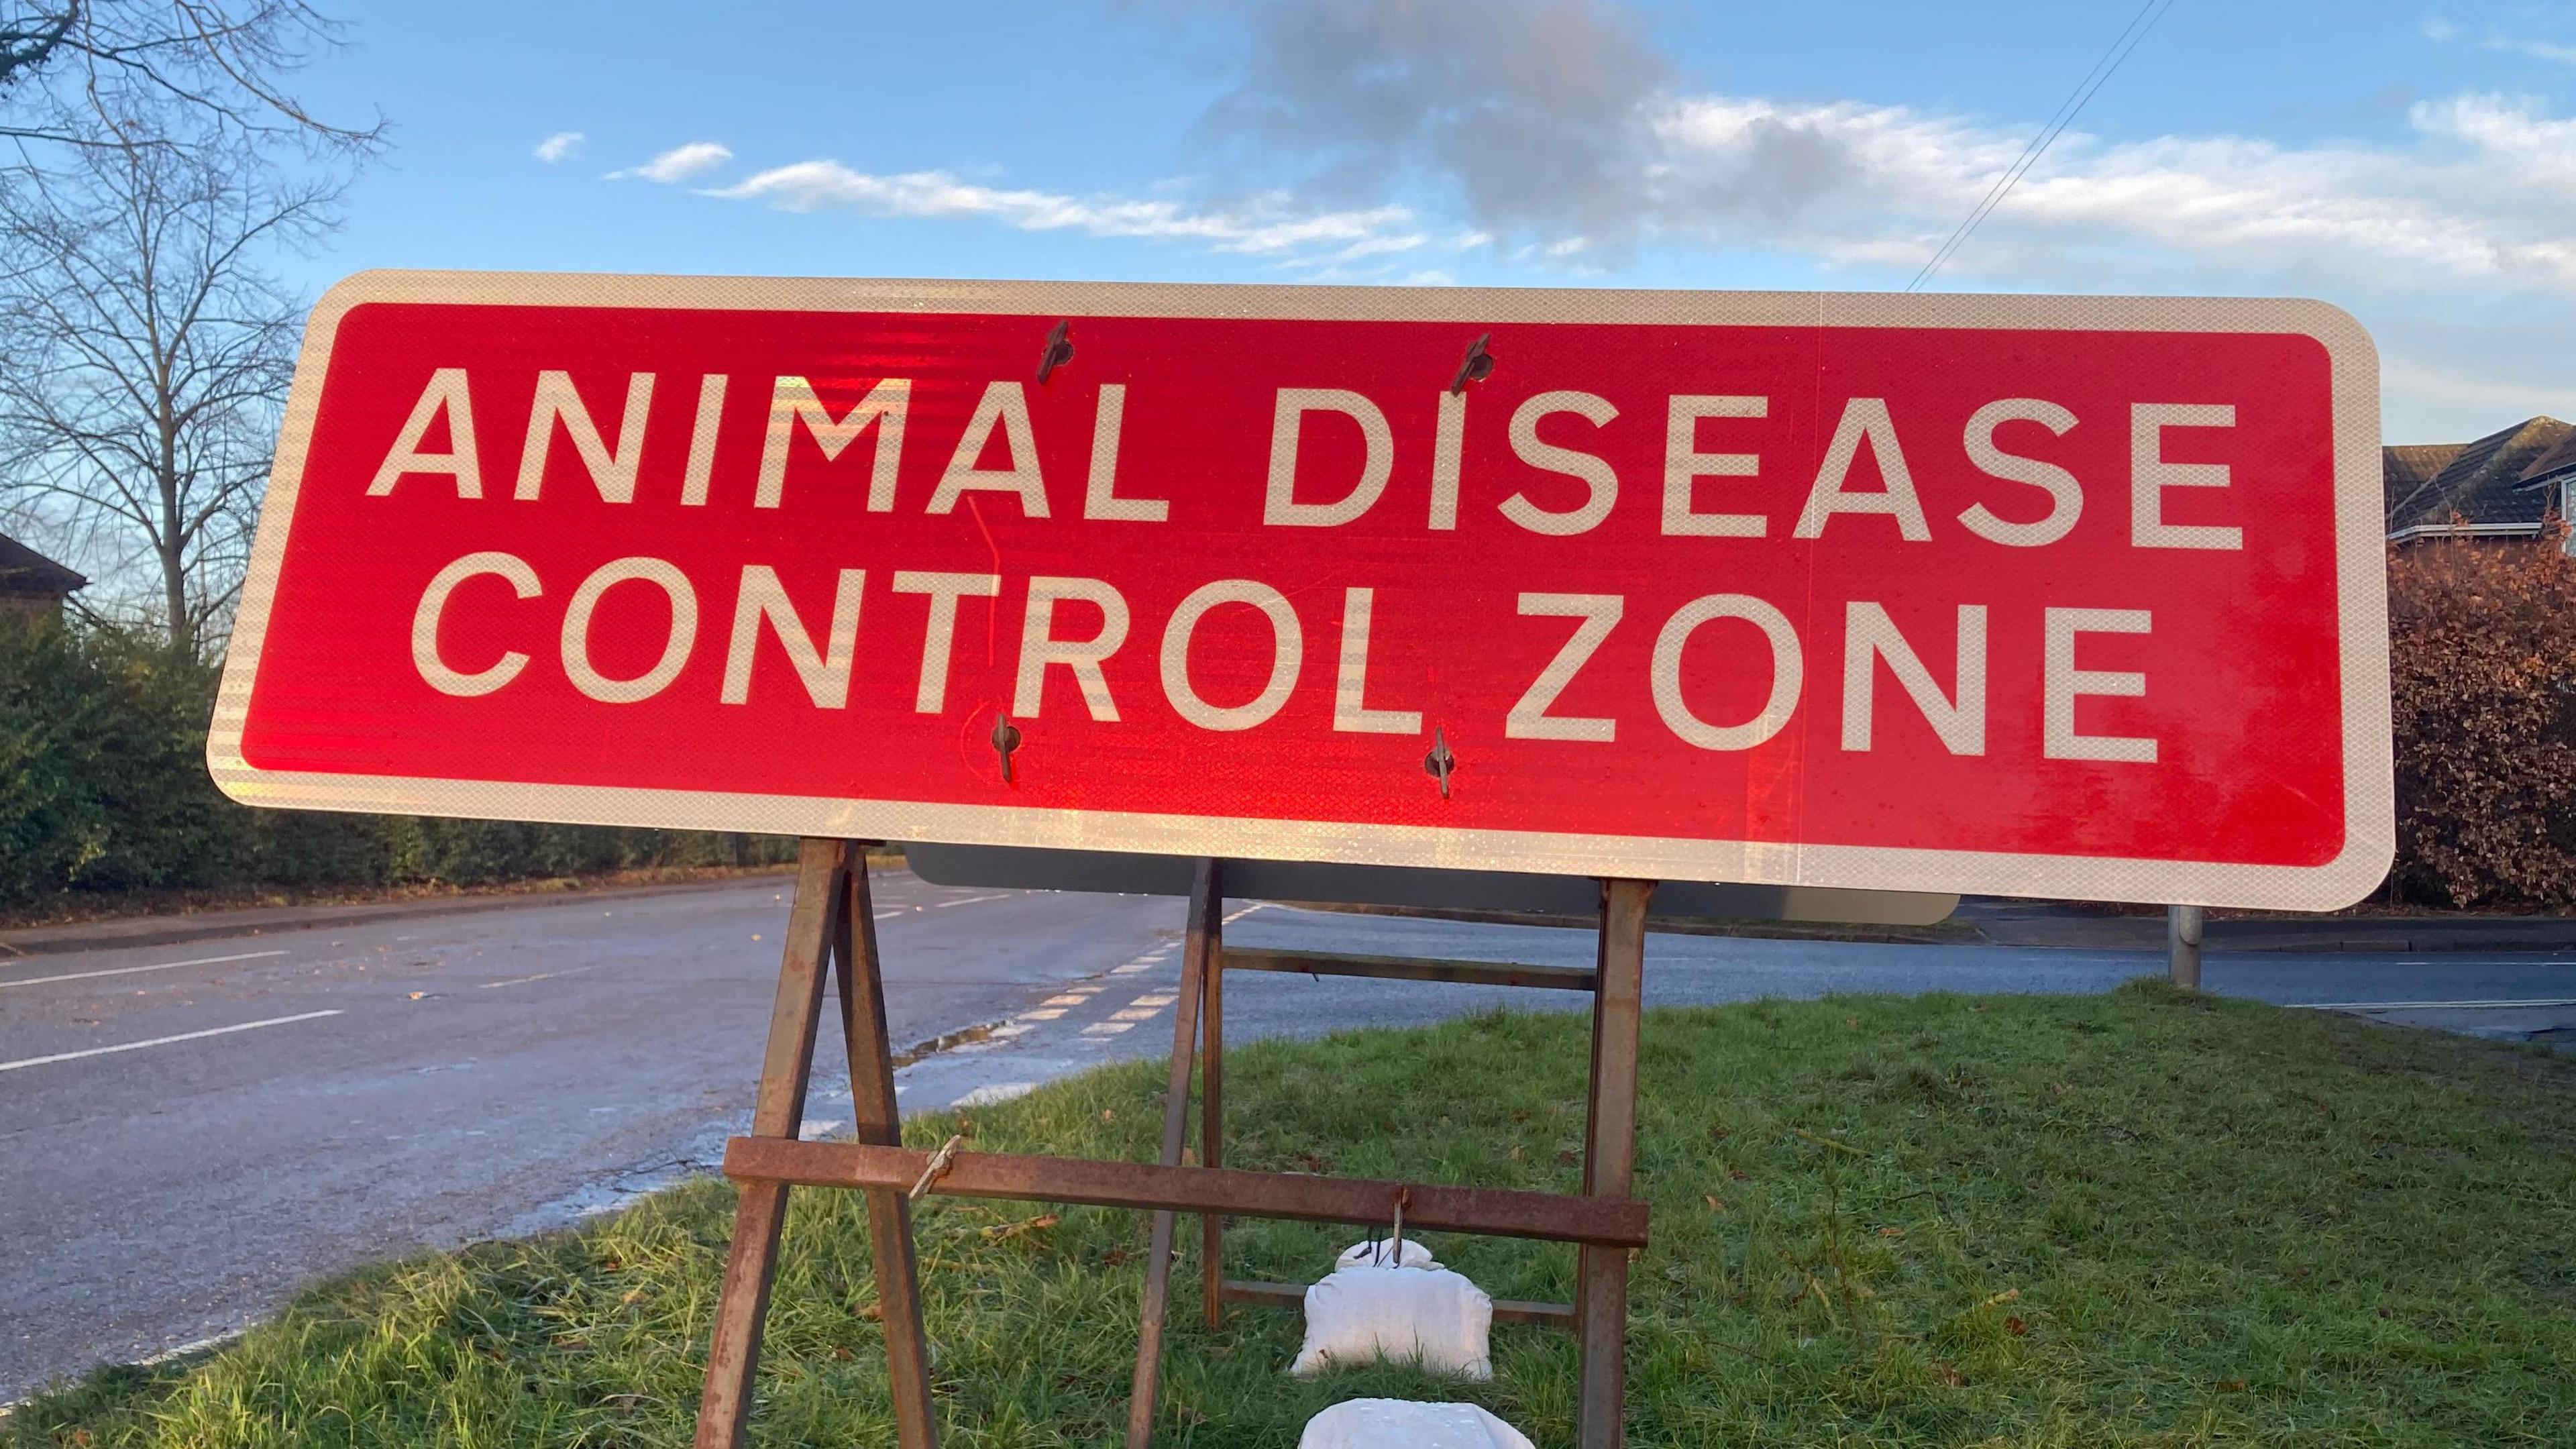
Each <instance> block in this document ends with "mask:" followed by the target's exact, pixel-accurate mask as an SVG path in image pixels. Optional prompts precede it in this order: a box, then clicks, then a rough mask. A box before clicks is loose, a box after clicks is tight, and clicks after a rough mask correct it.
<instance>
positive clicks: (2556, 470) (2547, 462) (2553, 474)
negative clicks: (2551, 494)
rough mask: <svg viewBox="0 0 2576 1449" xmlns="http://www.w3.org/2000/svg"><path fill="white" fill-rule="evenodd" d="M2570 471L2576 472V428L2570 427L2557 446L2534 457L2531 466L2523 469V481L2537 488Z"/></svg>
mask: <svg viewBox="0 0 2576 1449" xmlns="http://www.w3.org/2000/svg"><path fill="white" fill-rule="evenodd" d="M2570 473H2576V428H2569V429H2568V430H2567V436H2566V437H2563V438H2561V439H2559V440H2558V446H2557V447H2554V448H2552V449H2550V450H2549V451H2548V452H2545V453H2543V454H2541V455H2540V456H2539V457H2537V458H2534V459H2532V460H2531V466H2529V467H2527V468H2525V469H2523V470H2522V481H2523V483H2524V484H2525V485H2526V486H2528V487H2534V488H2536V487H2539V486H2540V485H2542V484H2544V483H2548V482H2550V481H2552V480H2555V479H2560V478H2564V477H2565V476H2566V475H2568V474H2570Z"/></svg>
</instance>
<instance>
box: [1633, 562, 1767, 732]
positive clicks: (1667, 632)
mask: <svg viewBox="0 0 2576 1449" xmlns="http://www.w3.org/2000/svg"><path fill="white" fill-rule="evenodd" d="M1715 619H1742V620H1745V621H1746V622H1748V623H1751V624H1753V625H1754V626H1756V627H1758V628H1759V629H1761V631H1762V633H1763V636H1764V637H1765V638H1766V639H1768V640H1769V641H1770V644H1771V697H1770V699H1769V700H1767V701H1766V702H1765V703H1764V704H1763V706H1762V710H1761V712H1760V713H1759V714H1756V715H1755V716H1754V717H1753V718H1751V719H1749V720H1747V721H1745V722H1744V723H1743V724H1740V725H1713V724H1710V723H1708V722H1707V721H1706V720H1703V719H1701V718H1700V717H1699V716H1698V715H1695V714H1693V713H1691V708H1690V704H1689V702H1688V701H1686V700H1684V699H1683V698H1682V646H1684V645H1685V644H1688V643H1689V642H1690V636H1691V633H1692V631H1694V630H1696V629H1698V628H1699V626H1700V625H1702V624H1706V623H1708V622H1710V621H1711V620H1715ZM1804 673H1805V665H1804V663H1803V662H1802V661H1801V660H1800V658H1799V655H1798V634H1797V631H1796V630H1795V629H1792V628H1791V627H1789V620H1788V617H1787V616H1786V615H1784V614H1782V613H1781V612H1780V611H1779V610H1778V609H1775V608H1773V607H1771V606H1770V605H1769V604H1766V603H1764V602H1762V601H1761V600H1760V599H1757V598H1754V597H1752V596H1751V595H1748V594H1710V595H1709V596H1707V597H1706V598H1701V599H1693V600H1691V601H1690V602H1689V603H1687V604H1684V605H1682V606H1681V608H1679V609H1678V610H1675V611H1674V613H1673V616H1672V617H1671V618H1670V619H1667V620H1665V621H1664V630H1663V632H1662V633H1660V634H1658V635H1656V636H1655V658H1654V664H1653V666H1652V668H1651V671H1650V672H1649V674H1648V675H1647V678H1648V681H1649V682H1650V683H1651V684H1652V685H1653V687H1654V695H1655V712H1656V713H1657V714H1660V715H1662V716H1663V717H1664V723H1665V725H1667V726H1668V727H1670V728H1671V730H1672V732H1673V733H1674V734H1676V735H1679V736H1681V738H1682V740H1683V741H1684V742H1685V743H1687V744H1693V745H1697V746H1699V747H1700V748H1701V749H1703V750H1749V749H1752V748H1753V747H1754V746H1756V745H1758V744H1761V743H1762V742H1763V741H1765V740H1768V739H1770V738H1771V737H1772V736H1773V735H1776V734H1778V733H1779V732H1780V730H1781V728H1782V727H1783V726H1785V725H1786V724H1788V723H1789V716H1790V714H1791V713H1793V712H1794V711H1795V710H1796V709H1797V707H1798V688H1799V685H1800V684H1801V683H1802V682H1803V680H1804Z"/></svg>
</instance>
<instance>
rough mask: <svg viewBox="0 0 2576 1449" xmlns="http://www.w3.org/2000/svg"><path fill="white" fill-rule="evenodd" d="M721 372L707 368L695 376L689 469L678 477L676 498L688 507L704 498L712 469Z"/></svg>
mask: <svg viewBox="0 0 2576 1449" xmlns="http://www.w3.org/2000/svg"><path fill="white" fill-rule="evenodd" d="M724 400H725V375H724V374H723V373H721V372H710V373H708V374H707V375H706V376H704V377H701V378H699V379H698V416H697V421H695V422H693V423H691V424H690V425H689V470H688V472H687V473H686V474H685V475H683V476H682V477H681V479H680V502H681V503H682V504H683V505H685V506H687V507H690V508H699V507H703V506H705V504H706V501H707V480H708V479H710V478H712V477H714V476H715V471H716V424H718V423H720V422H722V421H724Z"/></svg>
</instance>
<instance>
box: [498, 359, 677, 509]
mask: <svg viewBox="0 0 2576 1449" xmlns="http://www.w3.org/2000/svg"><path fill="white" fill-rule="evenodd" d="M652 406H653V374H651V373H649V372H638V373H631V374H629V375H628V376H627V379H626V412H625V414H624V415H623V416H621V417H619V418H618V420H617V447H616V449H615V451H611V450H610V449H609V446H608V445H607V444H606V443H604V442H602V441H600V437H599V425H598V424H597V423H594V422H592V421H591V419H590V408H589V406H588V405H586V404H585V403H583V402H582V400H581V393H580V392H579V391H578V390H576V389H575V388H574V387H573V385H572V374H571V373H569V372H540V373H538V374H537V395H536V399H535V401H533V402H531V403H530V404H529V406H528V440H527V443H526V445H525V446H524V447H522V448H521V449H520V450H519V485H518V487H516V488H514V489H512V490H511V492H510V496H511V497H512V498H515V499H518V500H519V501H521V502H523V503H524V502H529V501H532V500H534V499H535V498H536V496H537V491H538V489H539V488H540V487H541V486H542V485H543V484H544V483H545V478H546V454H547V452H548V451H550V450H551V449H552V448H553V446H554V440H555V424H557V423H558V422H560V423H561V424H563V430H564V436H566V437H568V438H570V439H572V450H573V451H574V452H575V453H577V454H579V455H580V457H581V464H582V466H583V467H585V468H587V469H589V470H590V481H591V485H592V486H593V487H595V488H597V489H598V490H599V497H600V501H601V502H603V503H632V502H634V501H635V470H636V469H637V468H638V467H640V466H641V465H642V464H643V462H644V419H645V415H646V414H647V413H649V412H650V411H652Z"/></svg>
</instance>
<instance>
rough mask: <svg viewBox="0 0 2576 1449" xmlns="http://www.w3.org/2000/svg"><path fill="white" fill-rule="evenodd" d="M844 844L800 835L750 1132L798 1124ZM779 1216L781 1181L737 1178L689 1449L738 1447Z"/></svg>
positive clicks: (775, 1132) (780, 1133)
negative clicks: (738, 1193)
mask: <svg viewBox="0 0 2576 1449" xmlns="http://www.w3.org/2000/svg"><path fill="white" fill-rule="evenodd" d="M852 849H853V848H852V846H851V845H850V843H849V842H848V841H846V840H818V839H808V840H807V841H806V842H805V843H804V847H803V850H802V851H801V853H800V854H799V855H798V857H797V867H796V903H795V905H794V906H793V907H791V908H790V910H789V912H788V917H787V945H786V948H785V950H784V952H783V960H782V962H781V964H780V966H779V968H778V996H777V999H776V1001H775V1003H774V1004H773V1005H772V1006H771V1008H770V1013H769V1049H768V1051H767V1053H766V1054H765V1055H764V1056H763V1058H762V1060H761V1066H760V1096H759V1099H758V1102H757V1104H756V1105H755V1106H754V1107H753V1108H752V1114H751V1132H752V1135H753V1136H755V1137H784V1138H789V1139H793V1138H794V1137H795V1136H796V1133H797V1129H798V1128H799V1127H801V1126H803V1125H804V1121H805V1081H806V1076H807V1074H808V1072H810V1071H811V1070H812V1068H813V1065H814V1025H815V1018H816V1016H817V1015H818V1014H819V1013H820V1012H821V1010H822V1005H823V958H824V957H825V955H826V954H828V953H829V951H830V949H831V945H830V943H831V937H832V935H833V933H834V931H835V929H836V928H837V926H838V921H837V920H836V919H835V918H836V917H837V916H838V914H839V910H840V906H841V895H842V883H843V881H844V879H845V878H846V876H847V874H848V872H849V863H850V857H851V854H852ZM786 1222H787V1187H786V1185H785V1184H784V1183H776V1182H755V1183H746V1184H744V1185H743V1188H742V1197H741V1201H740V1202H739V1204H738V1205H737V1206H736V1207H735V1209H734V1218H733V1247H732V1249H731V1251H730V1252H729V1253H728V1254H727V1256H726V1258H725V1272H724V1286H723V1289H722V1293H721V1296H720V1297H719V1298H718V1299H717V1302H716V1327H715V1337H714V1341H713V1342H712V1343H710V1344H709V1345H708V1347H707V1384H706V1391H705V1393H704V1394H703V1395H701V1396H700V1398H699V1400H698V1433H697V1441H696V1442H697V1449H739V1446H740V1445H741V1444H742V1442H743V1430H744V1428H745V1427H746V1426H747V1423H748V1421H749V1418H750V1414H751V1385H752V1376H753V1374H754V1373H755V1372H756V1371H757V1370H758V1369H759V1367H760V1330H761V1322H762V1319H763V1318H764V1317H765V1316H766V1315H767V1314H768V1311H769V1287H770V1283H771V1280H772V1279H773V1278H774V1277H775V1276H776V1273H777V1268H778V1236H779V1232H780V1230H781V1229H782V1228H784V1227H785V1226H786Z"/></svg>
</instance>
